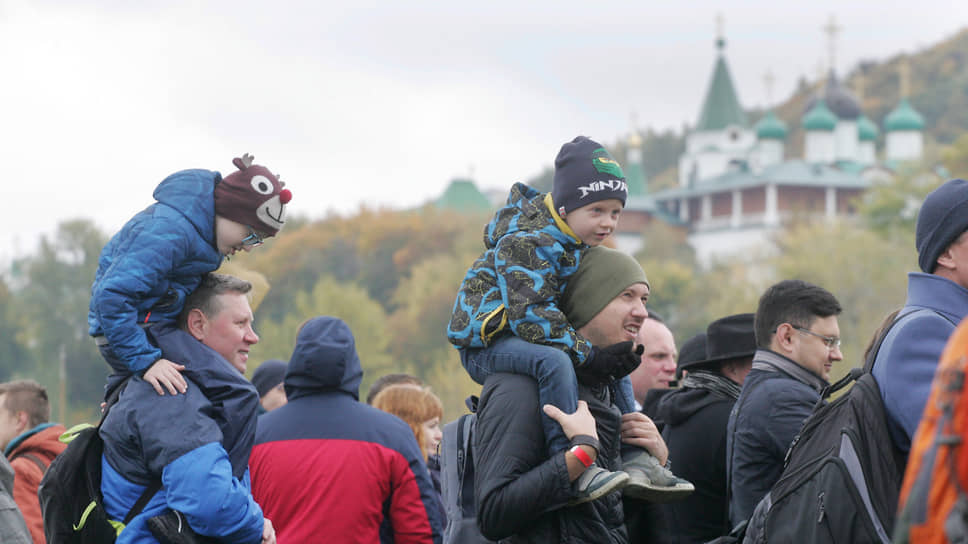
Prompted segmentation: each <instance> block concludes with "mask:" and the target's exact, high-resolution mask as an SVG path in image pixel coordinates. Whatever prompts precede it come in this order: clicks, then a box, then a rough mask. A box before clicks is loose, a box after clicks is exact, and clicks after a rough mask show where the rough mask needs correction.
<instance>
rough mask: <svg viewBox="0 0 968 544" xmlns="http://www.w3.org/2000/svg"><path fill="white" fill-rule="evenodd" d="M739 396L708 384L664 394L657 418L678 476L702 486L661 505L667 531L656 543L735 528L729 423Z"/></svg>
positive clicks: (682, 540)
mask: <svg viewBox="0 0 968 544" xmlns="http://www.w3.org/2000/svg"><path fill="white" fill-rule="evenodd" d="M734 403H735V401H734V400H733V399H732V398H730V397H728V396H725V395H722V394H719V393H714V392H712V391H709V390H706V389H693V388H688V389H678V390H675V391H674V392H672V393H670V394H668V395H665V396H664V397H662V400H661V401H660V402H659V406H658V409H657V417H659V418H661V419H662V420H663V421H665V430H664V431H663V432H662V437H663V438H664V439H665V441H666V445H667V446H668V447H669V458H670V459H672V468H673V470H674V471H675V473H676V476H679V477H681V478H685V479H687V480H689V481H690V482H692V484H693V485H695V486H696V491H695V492H693V493H692V495H689V496H688V497H686V498H685V499H684V500H682V501H680V502H674V503H669V504H663V505H661V507H660V509H661V511H662V518H663V526H664V528H665V530H664V531H663V532H662V533H661V535H660V537H659V538H658V539H657V540H656V542H661V543H687V542H690V543H691V542H696V543H699V542H706V541H709V540H712V539H713V538H716V537H717V536H720V535H724V534H726V533H727V532H729V515H728V512H729V510H728V506H729V505H728V502H727V495H726V425H727V423H728V422H729V412H730V410H732V409H733V404H734Z"/></svg>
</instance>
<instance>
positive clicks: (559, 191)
mask: <svg viewBox="0 0 968 544" xmlns="http://www.w3.org/2000/svg"><path fill="white" fill-rule="evenodd" d="M627 197H628V186H627V185H626V183H625V173H624V172H622V167H621V166H619V164H618V162H617V161H616V160H615V159H613V158H612V156H611V155H609V154H608V151H607V150H606V149H605V148H604V147H603V146H602V145H601V144H599V143H598V142H595V141H594V140H591V139H589V138H588V137H586V136H578V137H576V138H575V139H574V140H572V141H570V142H568V143H566V144H564V145H563V146H561V151H559V152H558V156H557V157H556V158H555V177H554V181H553V185H552V189H551V200H552V201H553V202H554V205H555V210H557V211H558V212H559V213H561V212H564V213H568V212H570V211H572V210H574V209H576V208H581V207H582V206H587V205H589V204H591V203H592V202H598V201H599V200H608V199H610V198H615V199H618V200H620V201H621V202H622V206H623V207H624V206H625V200H626V198H627Z"/></svg>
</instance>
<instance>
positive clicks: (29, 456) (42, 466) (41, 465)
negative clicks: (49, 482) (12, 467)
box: [9, 451, 47, 474]
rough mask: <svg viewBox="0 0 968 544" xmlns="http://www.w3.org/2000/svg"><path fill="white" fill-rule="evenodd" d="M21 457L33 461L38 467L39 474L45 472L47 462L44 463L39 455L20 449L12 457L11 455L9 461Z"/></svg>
mask: <svg viewBox="0 0 968 544" xmlns="http://www.w3.org/2000/svg"><path fill="white" fill-rule="evenodd" d="M21 457H26V458H27V459H30V460H31V461H33V462H34V464H35V465H37V468H39V469H40V473H41V474H47V463H45V462H44V461H43V460H42V459H41V458H40V457H37V456H36V455H34V454H32V453H28V452H25V451H22V452H20V453H17V454H15V455H14V456H13V457H11V458H10V459H9V461H10V462H11V463H12V462H13V460H14V459H19V458H21Z"/></svg>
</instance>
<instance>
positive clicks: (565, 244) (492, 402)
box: [0, 137, 968, 544]
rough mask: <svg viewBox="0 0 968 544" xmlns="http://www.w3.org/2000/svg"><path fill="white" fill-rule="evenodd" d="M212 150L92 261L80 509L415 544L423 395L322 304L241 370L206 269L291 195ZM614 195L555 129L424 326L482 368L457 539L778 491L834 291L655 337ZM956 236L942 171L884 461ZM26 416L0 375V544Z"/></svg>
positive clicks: (428, 500)
mask: <svg viewBox="0 0 968 544" xmlns="http://www.w3.org/2000/svg"><path fill="white" fill-rule="evenodd" d="M233 162H234V164H235V166H236V167H237V169H238V170H237V171H236V172H233V173H231V174H229V175H228V176H226V177H224V178H223V177H222V176H221V174H219V173H218V172H214V171H207V170H185V171H181V172H177V173H175V174H173V175H172V176H170V177H169V178H167V179H165V180H164V181H163V182H162V183H161V184H160V185H159V186H158V188H157V190H156V191H155V198H156V200H157V202H156V203H155V204H154V205H152V206H150V207H149V208H147V209H146V210H144V211H142V212H140V213H139V214H137V215H136V216H135V217H134V218H132V220H131V221H129V222H128V223H127V224H126V225H125V226H124V228H122V230H121V231H120V232H119V233H118V234H116V235H115V236H114V237H113V238H112V239H111V240H110V242H109V243H108V244H107V246H106V247H105V248H104V251H103V252H102V255H101V259H100V262H99V267H98V271H97V275H96V277H95V279H94V284H93V287H92V297H91V304H90V312H89V315H88V321H89V324H90V331H89V332H90V334H91V336H92V337H93V338H94V341H95V343H96V344H97V346H98V348H99V349H100V351H101V354H102V355H103V356H104V358H105V360H106V362H107V363H108V364H109V366H110V369H111V373H110V376H109V377H108V379H107V384H106V388H105V391H106V395H105V396H106V398H107V397H109V396H111V393H113V392H115V391H120V395H119V396H118V401H117V402H116V403H115V404H113V405H112V406H111V408H110V411H109V412H108V413H107V416H106V417H105V418H104V421H103V423H102V425H101V427H100V436H101V437H102V438H103V440H104V452H103V457H102V462H101V466H102V479H101V492H102V494H103V507H104V509H105V511H106V512H107V514H108V515H109V517H110V518H111V519H113V520H123V519H126V518H128V517H130V519H129V520H128V521H127V522H126V523H125V524H121V523H118V524H117V530H118V533H117V542H119V543H127V542H159V541H160V540H159V538H161V537H160V536H159V535H158V534H156V532H155V529H154V528H153V527H154V525H152V524H151V523H150V522H149V520H151V519H153V518H156V517H158V516H163V515H167V514H169V513H171V512H175V513H177V515H178V516H179V519H184V521H185V523H186V524H187V526H188V527H189V528H190V529H191V530H192V531H194V532H195V533H197V534H198V535H203V536H205V537H212V538H215V539H216V540H218V541H221V542H238V543H245V544H256V543H263V544H271V543H274V542H282V543H306V542H323V541H327V542H329V541H333V542H368V543H371V542H384V543H389V542H395V543H408V542H413V543H417V542H434V543H439V542H441V541H442V539H443V535H444V527H445V525H446V523H447V519H446V518H447V509H446V508H445V505H444V504H443V502H442V495H441V490H442V486H446V485H448V483H447V482H446V481H443V482H442V480H441V472H440V459H439V454H440V451H441V450H440V441H441V438H442V432H441V425H442V424H443V422H444V417H445V416H444V413H443V408H442V404H441V401H440V399H439V398H437V396H436V395H435V394H434V392H433V389H432V388H431V387H430V386H428V385H427V384H425V383H423V382H422V381H421V380H420V379H419V378H417V377H415V376H412V375H409V374H405V373H395V374H388V375H385V376H382V377H380V378H379V379H377V380H376V381H375V382H374V383H373V385H372V386H371V388H370V390H369V393H368V395H367V397H366V398H365V402H361V401H360V391H359V389H360V385H361V383H362V377H363V368H364V366H365V361H361V360H360V357H359V355H358V353H357V350H356V344H355V339H354V335H353V331H351V330H350V328H349V326H348V325H347V324H346V323H345V322H344V321H342V320H341V319H340V318H339V317H332V316H315V317H314V316H307V318H308V320H307V321H306V322H305V323H303V324H302V325H301V326H300V328H299V330H298V332H297V335H296V340H295V344H294V346H293V349H292V355H291V357H290V358H289V360H288V361H282V360H269V361H265V362H263V363H262V364H261V365H259V366H258V368H256V369H254V372H253V373H252V378H251V381H250V380H249V379H247V378H246V377H245V375H246V373H247V372H248V370H249V367H248V358H249V351H250V349H251V347H252V346H253V345H254V344H256V343H257V342H258V341H259V337H258V335H257V334H256V332H255V330H254V329H253V327H252V323H253V320H254V316H253V312H252V308H251V307H250V305H249V295H250V291H251V290H252V285H251V284H250V283H249V282H247V281H244V280H241V279H239V278H235V277H232V276H228V275H223V274H218V273H215V270H216V269H217V268H218V266H219V265H220V264H221V262H222V261H223V259H225V258H226V257H229V256H231V255H232V254H234V253H236V252H238V251H251V250H252V249H253V248H255V247H257V246H258V245H260V244H261V243H262V241H263V240H264V239H265V238H266V237H269V236H274V235H276V234H277V233H278V232H279V231H280V229H281V228H282V227H283V225H284V223H285V219H284V212H285V204H287V203H288V202H289V200H290V199H291V198H292V193H291V192H290V191H289V190H288V189H285V184H284V183H283V182H281V181H280V180H279V179H278V178H277V177H276V176H275V175H274V174H272V172H271V171H270V170H269V169H268V168H266V167H264V166H260V165H255V164H253V160H252V157H250V156H248V155H246V156H243V157H242V158H237V159H235V160H234V161H233ZM626 196H627V189H626V185H625V180H624V174H623V172H622V169H621V166H620V165H619V164H618V163H617V162H616V161H615V160H614V159H613V158H612V157H611V156H610V155H609V154H608V152H607V151H606V150H605V149H604V147H602V146H601V145H600V144H598V143H596V142H594V141H593V140H590V139H588V138H585V137H578V138H575V139H574V140H572V141H570V142H567V143H565V144H564V145H563V146H562V149H561V152H560V153H559V155H558V157H557V158H556V161H555V176H554V186H553V189H552V191H551V192H550V193H547V194H542V193H539V192H537V191H535V190H534V189H532V188H530V187H528V186H526V185H523V184H517V185H515V186H514V187H513V188H512V189H511V193H510V195H509V197H508V202H507V205H506V206H505V207H504V208H502V209H501V210H499V211H498V212H497V214H496V215H495V217H494V220H493V221H492V222H491V223H489V224H488V225H487V227H486V228H485V248H484V251H483V253H482V254H481V256H480V258H478V259H477V260H476V261H474V263H472V264H471V266H470V268H469V270H468V272H467V274H466V276H465V277H464V279H463V281H462V283H461V285H460V286H455V290H456V292H457V298H456V301H455V304H454V311H453V315H452V318H451V320H450V323H449V324H448V326H447V331H446V333H447V337H448V338H449V339H450V341H451V342H452V343H453V344H454V346H455V347H456V348H457V349H458V350H459V352H460V359H461V363H462V365H463V367H464V369H465V370H466V371H467V372H468V374H469V375H470V376H471V377H472V378H473V379H474V380H475V381H477V382H478V383H480V384H481V391H480V398H479V402H477V404H476V410H477V416H476V428H475V432H474V434H473V441H472V444H471V448H472V451H473V460H474V474H475V479H474V493H473V498H474V503H475V505H474V509H475V512H476V516H477V528H478V529H479V532H480V536H481V539H485V538H486V539H489V540H491V541H501V542H514V543H520V542H535V543H538V542H541V543H548V542H568V543H583V542H588V543H592V542H595V543H599V542H606V543H616V544H621V543H632V542H659V543H666V542H669V543H686V542H688V543H700V542H708V541H711V540H714V539H716V538H718V537H723V536H724V535H726V534H727V533H729V532H730V531H731V530H733V529H734V528H735V527H737V526H741V525H742V524H743V523H744V522H746V521H747V520H749V519H750V516H751V515H752V513H753V511H754V509H756V507H757V504H758V503H759V502H760V501H761V499H763V497H764V496H766V495H767V493H768V492H769V491H770V489H771V487H772V486H773V484H774V483H775V482H776V481H777V480H778V478H779V477H780V474H781V472H782V471H783V469H784V459H785V456H786V454H787V451H788V450H789V448H790V446H791V443H792V442H793V441H794V439H795V437H796V435H797V433H798V432H799V430H800V428H801V426H802V424H803V422H804V420H806V418H807V417H808V416H810V414H811V413H812V411H813V409H814V407H815V406H816V405H818V402H820V401H821V400H822V399H821V394H822V391H824V389H825V387H827V386H828V385H829V381H830V372H831V369H832V367H833V365H834V363H836V362H838V361H840V360H841V359H842V358H843V354H842V353H841V352H840V328H839V323H838V316H839V315H840V314H841V312H842V310H843V308H842V306H841V303H840V302H839V301H838V299H837V298H836V297H835V295H834V294H833V293H831V292H829V291H828V290H826V289H824V288H823V287H822V286H818V285H813V284H811V283H808V282H805V281H801V280H798V279H787V280H783V281H780V282H778V283H776V284H774V285H772V286H770V287H769V288H768V289H766V291H765V292H764V293H763V294H762V296H761V297H760V299H759V303H758V306H757V307H756V308H755V309H754V308H751V309H750V311H749V312H747V313H740V314H735V315H728V316H723V317H721V318H720V319H717V320H715V321H713V322H711V323H709V325H708V327H707V328H706V331H705V332H703V333H700V334H697V335H695V336H693V337H692V338H689V339H688V340H686V341H685V342H682V343H681V345H680V349H679V350H677V347H676V346H677V344H676V341H675V338H674V334H673V331H672V330H670V328H669V327H668V325H667V324H666V323H664V322H663V320H662V318H661V317H660V316H658V315H655V314H654V313H650V312H649V311H648V309H647V302H648V299H649V297H650V295H651V293H652V285H651V284H650V282H649V280H648V278H647V276H646V273H645V271H644V270H642V268H641V266H640V265H639V263H638V262H637V261H636V260H635V259H633V258H632V257H630V256H629V255H627V254H625V253H623V252H621V251H618V250H615V249H611V248H609V247H606V246H607V244H606V243H605V242H606V240H607V239H608V238H609V236H610V235H611V234H612V232H613V231H614V229H615V227H616V225H617V222H618V220H619V218H620V215H621V211H622V209H623V208H624V205H625V202H626ZM966 231H968V182H965V181H962V180H952V181H949V182H947V183H945V184H943V185H942V186H941V187H939V188H938V189H937V190H935V191H934V192H933V193H931V194H930V195H928V197H927V198H926V200H925V201H924V203H923V205H922V207H921V210H920V212H919V215H918V221H917V233H916V236H917V248H916V249H917V252H918V258H919V265H920V267H921V270H922V272H918V273H911V274H910V275H909V284H908V300H907V302H906V304H905V306H904V308H902V309H901V310H900V311H899V312H897V313H896V314H894V315H892V316H891V318H890V320H889V321H888V322H887V324H888V325H890V324H893V326H891V327H889V330H888V332H887V334H886V336H885V337H884V339H883V342H882V343H881V345H880V351H879V352H878V354H877V358H876V361H875V365H874V370H873V374H874V376H875V377H876V378H877V383H878V384H879V387H880V390H881V394H882V398H883V402H884V406H885V409H886V412H887V418H888V425H889V427H890V430H891V436H892V439H893V441H894V444H893V445H892V446H893V447H896V448H897V449H898V450H899V451H901V452H903V453H905V454H906V453H907V451H908V450H909V448H910V445H911V440H912V436H913V434H914V432H915V430H916V428H917V425H918V421H919V419H920V418H919V415H920V414H921V413H922V411H923V409H924V405H925V402H926V401H927V396H928V392H929V389H930V385H931V381H932V378H933V375H934V369H935V366H936V365H937V361H938V358H939V356H940V354H941V351H942V349H943V348H944V345H945V343H946V341H947V338H948V336H949V335H951V333H952V331H953V330H954V328H955V326H956V325H957V324H958V323H959V322H960V321H961V320H962V319H963V318H964V317H965V315H966V314H968V235H966ZM885 329H886V327H885ZM872 332H873V331H872ZM450 416H455V414H451V415H450ZM49 419H50V406H49V402H48V398H47V393H46V391H45V389H44V388H43V387H42V386H41V385H40V384H38V383H36V382H34V381H30V380H18V381H13V382H8V383H4V384H0V448H3V453H4V456H3V457H2V458H0V537H2V538H0V540H2V541H3V542H14V543H16V542H34V543H38V542H40V543H43V542H46V540H45V534H44V528H43V518H42V514H41V506H40V504H39V501H38V498H37V488H38V485H39V484H40V481H41V478H42V477H43V475H44V473H45V471H46V468H47V467H48V466H49V465H50V463H51V461H52V460H53V459H54V458H56V457H57V455H58V454H60V453H61V452H62V451H64V449H65V448H66V447H67V446H66V445H65V444H63V443H61V442H60V441H58V437H59V436H60V435H61V434H62V433H64V432H65V429H64V427H63V426H62V425H59V424H56V423H52V422H50V421H49ZM142 497H144V498H146V499H147V500H146V502H145V501H143V500H140V499H142ZM136 504H137V505H138V506H136ZM129 512H131V513H134V512H137V514H136V515H133V516H129V515H128V514H129Z"/></svg>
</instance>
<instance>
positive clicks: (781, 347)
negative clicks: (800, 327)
mask: <svg viewBox="0 0 968 544" xmlns="http://www.w3.org/2000/svg"><path fill="white" fill-rule="evenodd" d="M796 332H797V330H796V329H794V328H793V325H791V324H789V323H781V324H780V326H779V327H777V328H776V332H775V333H773V339H772V341H771V342H770V344H771V347H773V351H776V352H777V353H790V352H791V351H793V344H794V340H793V336H794V334H796Z"/></svg>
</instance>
